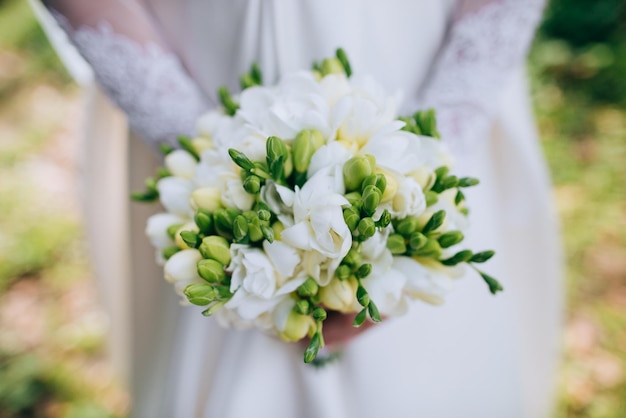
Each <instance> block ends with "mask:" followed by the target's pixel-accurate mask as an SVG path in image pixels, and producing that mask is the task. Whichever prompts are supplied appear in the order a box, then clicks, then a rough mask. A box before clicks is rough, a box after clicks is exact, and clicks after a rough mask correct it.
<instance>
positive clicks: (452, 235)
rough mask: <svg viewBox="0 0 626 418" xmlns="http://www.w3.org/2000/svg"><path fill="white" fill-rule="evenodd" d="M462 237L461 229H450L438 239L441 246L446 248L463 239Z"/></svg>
mask: <svg viewBox="0 0 626 418" xmlns="http://www.w3.org/2000/svg"><path fill="white" fill-rule="evenodd" d="M463 238H464V237H463V233H462V232H461V231H450V232H446V233H445V234H443V235H441V236H440V237H439V239H438V241H439V245H440V246H441V248H448V247H452V246H453V245H456V244H458V243H459V242H461V241H463Z"/></svg>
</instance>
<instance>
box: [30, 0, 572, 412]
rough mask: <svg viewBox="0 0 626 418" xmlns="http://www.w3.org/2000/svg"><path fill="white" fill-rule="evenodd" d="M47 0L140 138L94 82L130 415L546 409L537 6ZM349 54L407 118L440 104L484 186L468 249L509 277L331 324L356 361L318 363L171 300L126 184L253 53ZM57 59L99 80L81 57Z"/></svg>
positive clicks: (549, 334) (553, 291) (100, 232)
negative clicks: (535, 90) (496, 289)
mask: <svg viewBox="0 0 626 418" xmlns="http://www.w3.org/2000/svg"><path fill="white" fill-rule="evenodd" d="M45 3H46V6H47V7H48V10H49V11H50V12H51V14H52V15H53V16H54V18H55V19H56V21H57V22H58V24H59V25H60V26H61V27H63V28H64V29H65V31H66V33H67V34H68V35H69V38H70V39H71V41H72V43H73V45H74V46H75V47H76V49H77V50H78V52H80V54H81V55H82V57H84V59H85V60H86V61H87V62H88V63H89V64H90V67H91V68H92V71H93V74H94V75H95V80H96V81H97V82H98V84H99V86H100V87H101V88H102V89H103V90H104V91H105V92H106V94H107V95H108V96H109V98H111V99H112V100H113V101H114V102H115V103H116V105H117V107H118V108H119V109H121V110H122V111H123V112H124V114H125V116H126V119H127V121H128V126H129V128H130V131H132V132H133V133H134V134H136V135H137V136H138V137H140V138H141V139H142V140H143V142H141V141H138V140H135V139H130V140H127V139H128V138H129V136H128V135H126V134H125V133H126V129H125V125H124V119H123V118H121V117H120V114H119V112H118V111H117V110H115V109H114V108H112V107H111V106H110V105H109V104H108V102H107V101H106V100H105V99H104V98H103V97H102V96H100V95H99V94H98V93H95V94H93V95H92V97H91V100H90V101H89V106H88V123H87V125H86V137H87V140H88V141H87V144H86V148H87V162H86V164H85V166H84V173H85V180H86V185H87V187H86V189H85V198H86V199H85V200H86V205H87V231H88V235H89V238H90V242H91V249H92V252H93V254H94V264H95V268H96V271H97V274H98V276H99V281H100V285H101V289H102V294H103V299H104V302H105V305H106V306H107V307H108V310H109V314H110V317H111V319H112V327H111V331H112V334H111V344H112V350H113V355H114V359H116V361H117V364H118V366H119V368H120V370H121V371H122V372H123V373H125V374H126V376H127V377H128V378H129V381H130V387H131V393H132V397H133V407H132V408H133V411H132V416H135V417H146V418H148V417H149V418H153V417H182V418H184V417H221V418H238V417H248V416H257V417H272V418H276V417H279V418H280V417H324V418H327V417H357V416H358V417H380V416H389V417H428V418H430V417H437V418H445V417H450V418H466V417H470V418H473V417H489V418H503V417H529V418H540V417H547V416H549V414H550V411H551V406H552V397H553V389H554V388H553V386H554V376H555V371H556V367H557V366H558V358H559V344H558V342H559V331H560V313H561V307H562V301H561V288H560V271H559V268H560V264H559V262H560V254H559V246H558V240H557V235H556V231H555V223H554V219H553V215H552V212H551V206H550V193H549V191H550V189H549V181H548V175H547V173H546V169H545V166H544V164H543V161H542V159H541V157H540V150H539V146H538V143H537V135H536V132H535V129H534V126H533V119H532V115H531V113H530V107H529V102H528V95H527V91H526V86H525V82H524V74H523V64H524V58H525V54H526V51H527V48H528V46H529V44H530V41H531V39H532V36H533V32H534V29H535V27H536V25H537V23H538V22H539V20H540V17H541V14H542V9H543V1H542V0H439V1H429V0H389V1H386V2H379V1H375V0H316V1H315V2H313V1H306V0H300V1H298V0H284V1H278V0H233V1H228V2H226V1H218V0H186V1H182V0H181V1H174V0H99V1H97V2H96V1H93V2H87V1H84V0H49V1H47V2H45ZM35 6H37V5H35ZM42 19H43V20H44V21H45V20H46V18H45V16H44V17H42ZM51 31H52V32H54V29H51ZM58 44H59V45H60V44H61V43H60V42H59V43H58ZM337 47H343V48H344V49H345V50H346V51H348V53H349V55H350V58H351V61H352V63H353V67H354V68H355V69H356V70H357V71H359V72H362V73H369V74H372V75H373V76H375V77H376V79H377V80H379V81H380V82H382V83H383V85H384V86H385V87H386V88H387V89H388V90H389V91H395V90H397V89H402V90H403V92H404V104H403V109H404V111H405V112H409V111H411V110H414V109H417V108H425V107H434V108H436V109H437V115H438V118H439V126H440V131H441V133H442V137H443V138H444V141H446V142H447V143H448V145H449V146H450V148H451V149H452V150H453V152H454V153H455V155H456V159H457V171H458V172H459V173H460V174H462V175H472V176H476V177H479V178H480V179H481V180H482V185H481V186H480V187H478V188H476V189H475V190H472V194H471V195H470V196H469V202H470V205H471V204H473V206H472V207H471V208H472V216H473V221H472V222H473V225H474V227H475V229H474V230H473V231H474V232H472V230H470V232H469V234H468V240H469V243H470V245H471V246H472V247H475V248H495V249H496V250H497V252H498V256H497V257H495V258H494V259H493V261H490V263H489V265H488V270H489V271H490V272H492V273H493V274H494V275H496V276H498V277H499V278H501V279H502V282H503V284H504V287H505V289H506V290H505V292H503V293H501V294H499V295H498V296H497V297H492V296H490V295H489V294H488V292H487V291H485V289H484V283H482V282H481V281H480V280H479V279H478V278H477V277H474V276H473V275H470V274H468V276H467V277H465V278H463V279H461V280H460V281H458V282H457V286H456V289H455V292H454V294H452V295H450V297H449V298H448V300H447V302H446V304H445V305H443V306H441V307H433V306H430V305H421V304H418V303H415V305H414V306H413V307H412V309H411V311H410V313H409V314H407V315H406V316H405V317H402V318H396V319H393V320H388V321H385V322H384V323H383V324H381V325H379V326H376V327H372V328H370V329H369V330H368V331H367V332H364V333H362V334H360V335H358V336H357V337H355V338H353V339H350V338H349V337H351V336H352V333H353V331H351V330H350V329H349V327H345V328H344V327H343V325H342V324H336V325H335V326H334V328H335V331H336V334H339V336H338V337H337V338H336V340H337V341H338V342H341V341H342V340H345V342H346V343H345V347H344V356H343V358H342V359H341V360H340V361H338V362H335V363H333V364H330V365H328V366H326V367H324V368H323V369H315V368H312V367H310V366H308V365H304V364H302V357H301V351H302V348H301V347H299V346H297V345H288V344H284V343H282V342H279V341H276V340H274V339H272V338H270V337H267V336H265V335H264V334H261V333H259V332H256V331H228V330H224V329H221V328H219V327H218V326H217V325H216V324H215V323H214V322H213V320H211V319H207V318H204V317H202V316H201V315H200V314H199V312H198V311H197V310H195V309H193V308H181V307H180V306H178V304H177V298H176V296H175V295H174V294H173V292H172V291H171V289H170V288H169V286H166V285H165V284H164V281H163V280H162V279H161V277H162V273H161V271H160V270H159V269H158V268H157V267H156V266H155V265H154V262H153V254H152V250H151V246H150V245H149V243H148V242H147V240H146V239H145V238H144V236H143V231H142V230H143V228H144V222H145V219H146V217H147V216H148V214H149V211H150V210H151V209H149V208H146V207H139V206H136V205H131V204H130V203H128V200H127V196H128V195H129V191H130V188H135V189H138V188H140V187H141V183H140V181H141V179H143V178H145V177H146V176H147V175H149V174H151V173H152V172H153V168H154V166H155V164H156V163H157V162H156V159H155V158H154V155H155V154H154V153H153V152H151V150H150V149H149V148H155V145H156V144H158V143H159V142H163V141H172V140H173V139H174V138H175V137H176V136H177V135H179V134H185V133H189V134H193V131H194V128H195V127H194V121H195V120H196V118H197V117H198V116H199V115H200V114H201V113H202V112H203V111H205V110H207V109H208V108H210V107H213V106H216V105H217V99H216V96H215V92H216V91H217V88H218V87H219V86H220V85H222V84H226V85H227V86H228V87H229V88H230V89H231V90H233V91H237V84H238V83H237V77H238V75H239V74H241V73H243V72H244V71H245V70H246V69H247V68H248V66H249V65H250V63H251V62H253V61H257V62H258V63H259V64H260V66H261V68H262V70H263V72H264V76H265V79H266V80H267V81H268V82H273V81H274V80H275V79H276V77H277V76H278V75H279V74H282V73H284V72H287V71H293V70H295V69H301V68H308V67H309V65H310V63H311V62H312V61H313V60H317V59H320V58H323V57H326V56H330V55H331V54H332V52H333V51H334V50H335V49H336V48H337ZM60 52H61V53H62V54H65V56H66V57H69V58H68V59H67V61H68V62H69V63H70V65H71V67H72V68H73V69H74V70H75V71H74V72H75V73H76V74H79V75H83V76H82V77H81V79H83V80H84V79H87V78H88V77H85V76H84V74H85V72H84V71H80V68H82V67H80V65H81V64H80V62H79V61H77V60H76V59H75V57H73V56H72V55H71V53H72V51H70V50H68V49H67V48H65V47H61V48H60ZM72 63H78V64H77V65H72ZM72 68H70V69H72ZM92 91H93V90H92ZM477 231H480V233H478V232H477ZM347 340H350V341H349V342H348V341H347Z"/></svg>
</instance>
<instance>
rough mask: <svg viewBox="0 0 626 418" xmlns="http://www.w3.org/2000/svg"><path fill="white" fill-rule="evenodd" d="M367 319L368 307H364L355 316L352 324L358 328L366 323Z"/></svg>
mask: <svg viewBox="0 0 626 418" xmlns="http://www.w3.org/2000/svg"><path fill="white" fill-rule="evenodd" d="M366 319H367V308H363V309H361V311H360V312H359V313H358V314H357V315H356V317H355V318H354V322H353V323H352V326H353V327H356V328H358V327H360V326H361V325H363V324H364V323H365V320H366Z"/></svg>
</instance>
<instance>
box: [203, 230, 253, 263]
mask: <svg viewBox="0 0 626 418" xmlns="http://www.w3.org/2000/svg"><path fill="white" fill-rule="evenodd" d="M244 220H245V219H244ZM199 250H200V254H202V257H204V258H209V259H212V260H215V261H218V262H220V263H221V264H223V265H225V266H227V265H228V264H230V257H231V256H230V244H229V243H228V241H227V240H226V239H224V238H222V237H220V236H218V235H211V236H208V237H205V238H204V239H203V240H202V244H200V248H199Z"/></svg>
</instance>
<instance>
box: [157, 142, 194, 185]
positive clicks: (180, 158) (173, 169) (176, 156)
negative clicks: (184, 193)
mask: <svg viewBox="0 0 626 418" xmlns="http://www.w3.org/2000/svg"><path fill="white" fill-rule="evenodd" d="M197 165H198V162H197V161H196V159H195V158H194V157H193V156H192V155H191V154H189V153H188V152H187V151H185V150H182V149H177V150H174V151H172V152H170V153H169V154H167V155H166V156H165V167H166V168H167V169H168V171H169V172H170V173H172V175H174V176H176V177H182V178H186V179H190V178H192V177H193V176H194V174H195V172H196V166H197Z"/></svg>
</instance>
